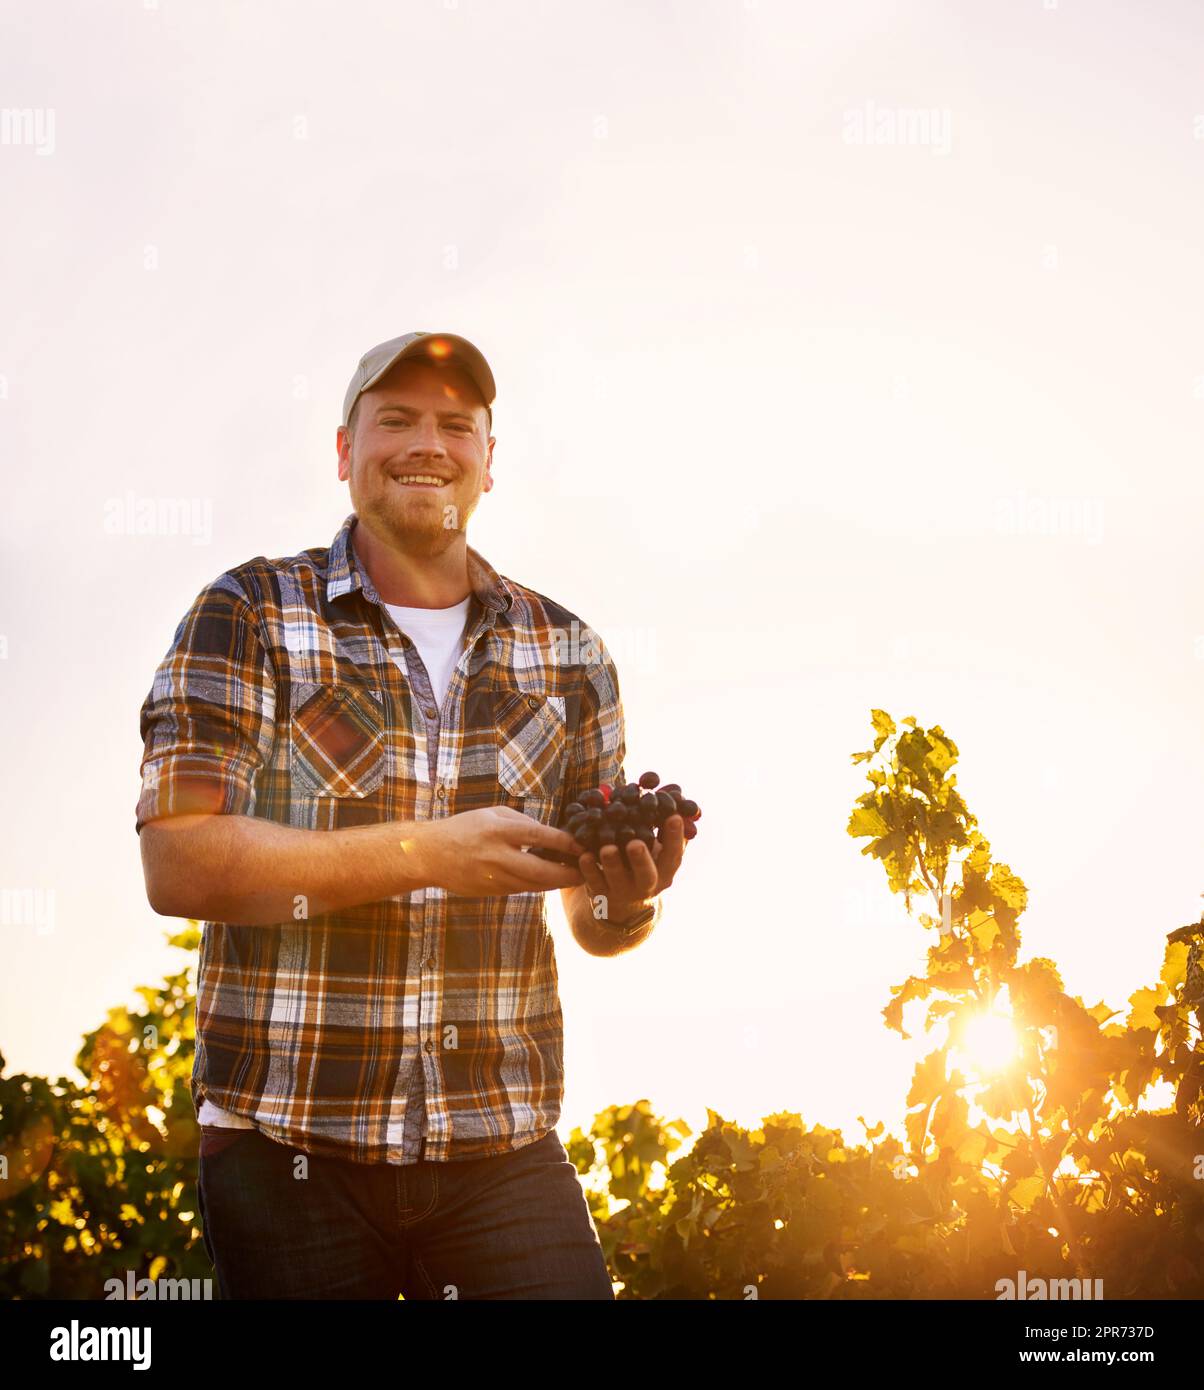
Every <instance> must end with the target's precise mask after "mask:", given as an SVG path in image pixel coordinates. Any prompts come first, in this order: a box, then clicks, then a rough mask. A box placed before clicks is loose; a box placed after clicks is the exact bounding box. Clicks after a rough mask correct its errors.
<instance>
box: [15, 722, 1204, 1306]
mask: <svg viewBox="0 0 1204 1390" xmlns="http://www.w3.org/2000/svg"><path fill="white" fill-rule="evenodd" d="M873 725H874V741H873V746H872V747H871V748H870V749H868V750H866V751H864V752H859V753H856V754H854V755H853V761H854V763H855V764H858V765H863V766H864V769H865V776H866V779H867V781H868V784H869V785H868V790H866V791H865V793H864V794H863V795H861V796H860V797H858V799H857V801H856V803H855V806H854V808H853V810H852V814H851V816H850V819H849V823H848V831H849V834H850V835H851V836H853V837H854V838H855V839H858V840H865V841H866V844H865V845H864V848H863V851H862V852H863V854H864V855H866V856H867V857H868V858H869V859H871V860H875V861H877V863H878V864H879V865H880V866H881V869H882V871H883V872H884V873H885V875H886V880H887V884H886V888H887V890H889V891H890V892H893V893H901V894H903V895H904V899H905V902H906V906H907V910H908V913H909V914H911V915H912V916H913V919H914V921H915V924H916V929H917V930H920V931H924V932H927V933H928V934H929V935H930V936H931V938H932V940H931V945H930V946H929V948H928V951H927V968H926V970H925V973H924V974H923V975H915V976H912V977H911V978H909V979H907V980H905V981H904V982H903V983H902V984H900V985H898V986H896V987H894V989H893V991H892V998H891V999H890V1001H889V1002H888V1003H887V1005H886V1007H885V1008H884V1009H883V1011H882V1012H883V1017H884V1019H885V1023H886V1026H887V1027H888V1028H891V1029H894V1030H895V1031H897V1032H898V1033H900V1034H901V1035H902V1036H903V1037H909V1036H911V1034H910V1033H909V1032H908V1031H907V1028H908V1027H910V1028H912V1029H915V1028H917V1027H918V1025H919V1023H920V1022H922V1025H923V1029H924V1032H925V1034H926V1035H931V1037H932V1040H933V1047H932V1050H931V1051H930V1052H928V1054H927V1055H926V1056H925V1057H924V1058H923V1059H922V1060H921V1061H920V1062H919V1063H918V1064H917V1066H916V1068H915V1072H914V1075H913V1078H912V1082H911V1087H910V1090H909V1091H908V1094H907V1097H906V1118H905V1124H904V1126H903V1133H902V1134H901V1135H892V1134H890V1133H888V1132H887V1131H886V1130H885V1128H884V1126H883V1125H882V1124H876V1125H874V1126H872V1127H871V1126H867V1125H866V1124H865V1122H863V1123H862V1129H863V1133H862V1134H861V1135H860V1136H859V1137H857V1138H856V1139H851V1138H846V1137H845V1136H844V1135H843V1134H842V1133H841V1132H840V1131H839V1130H835V1129H829V1128H825V1127H824V1126H823V1125H819V1124H813V1125H807V1124H805V1123H804V1122H803V1120H802V1119H801V1118H800V1117H799V1116H798V1115H795V1114H790V1113H781V1114H776V1115H771V1116H768V1117H766V1118H765V1119H764V1120H763V1121H762V1124H761V1127H760V1128H758V1129H753V1130H746V1129H742V1128H740V1127H739V1126H737V1125H734V1124H730V1123H727V1122H725V1121H724V1120H723V1119H722V1117H721V1116H719V1115H717V1114H715V1113H714V1112H711V1113H710V1114H709V1117H708V1120H709V1122H708V1125H707V1128H706V1129H705V1130H704V1131H703V1132H702V1133H701V1134H699V1135H697V1136H692V1135H691V1134H690V1133H689V1131H688V1130H687V1128H686V1126H685V1125H684V1124H682V1123H681V1122H680V1121H666V1120H664V1119H662V1118H660V1117H658V1116H656V1115H655V1114H653V1113H652V1110H651V1108H650V1106H649V1105H648V1103H647V1102H646V1101H639V1102H637V1103H636V1104H634V1105H630V1106H622V1107H611V1108H610V1109H608V1110H606V1111H603V1112H602V1113H601V1114H599V1115H598V1116H597V1118H596V1119H595V1122H594V1125H593V1127H592V1130H591V1132H590V1133H589V1134H586V1133H584V1132H582V1131H581V1130H579V1129H578V1130H574V1131H573V1133H572V1135H571V1136H570V1139H569V1141H568V1145H567V1147H568V1150H569V1156H570V1158H571V1159H572V1160H573V1162H574V1163H575V1164H576V1166H577V1169H578V1171H579V1172H580V1173H581V1175H582V1178H583V1181H584V1184H585V1187H586V1191H587V1194H588V1196H589V1200H590V1204H591V1209H592V1210H593V1212H594V1217H595V1220H596V1222H597V1225H598V1229H599V1233H600V1235H601V1238H602V1242H603V1245H604V1248H605V1251H606V1255H607V1258H608V1261H609V1263H610V1268H611V1272H612V1275H613V1278H614V1279H615V1280H616V1282H617V1286H618V1294H619V1297H620V1298H636V1299H749V1298H769V1299H831V1298H839V1299H849V1298H881V1299H908V1298H958V1299H993V1298H997V1297H1000V1296H1001V1295H1000V1293H999V1292H997V1290H998V1289H1000V1288H1001V1287H1003V1285H1002V1282H1001V1281H1006V1280H1015V1279H1016V1278H1017V1274H1018V1272H1019V1271H1021V1270H1023V1271H1025V1272H1026V1275H1027V1279H1028V1282H1029V1285H1030V1286H1031V1285H1032V1284H1033V1281H1034V1280H1045V1281H1053V1280H1066V1279H1078V1280H1082V1281H1088V1280H1090V1281H1101V1287H1102V1289H1103V1296H1104V1297H1105V1298H1107V1299H1125V1298H1159V1299H1175V1298H1183V1299H1186V1298H1199V1297H1201V1296H1202V1295H1204V1042H1202V1041H1201V1028H1202V1026H1204V971H1202V970H1201V951H1202V945H1204V921H1202V922H1201V923H1196V924H1191V925H1188V926H1184V927H1180V928H1177V929H1175V930H1172V931H1170V932H1169V933H1168V936H1167V938H1166V942H1165V950H1164V954H1163V959H1162V964H1161V972H1160V974H1159V975H1158V977H1157V979H1156V980H1155V981H1154V983H1153V984H1151V985H1148V986H1143V987H1140V988H1137V989H1136V990H1135V991H1134V992H1133V993H1132V994H1131V995H1130V997H1129V999H1128V1001H1127V1008H1125V1009H1114V1008H1112V1007H1110V1006H1109V1005H1107V1004H1104V1003H1096V1004H1094V1005H1092V1006H1088V1005H1087V1004H1086V1003H1085V1002H1084V1001H1083V1000H1082V999H1080V998H1078V997H1077V996H1074V995H1070V994H1068V993H1067V992H1066V991H1065V989H1064V987H1063V982H1062V979H1061V977H1060V975H1059V973H1058V970H1057V968H1056V966H1055V964H1054V962H1053V961H1050V960H1047V959H1043V958H1040V957H1038V958H1034V959H1029V960H1026V961H1021V960H1020V958H1019V956H1020V929H1019V920H1020V917H1021V916H1022V914H1023V912H1024V910H1025V906H1026V902H1027V890H1026V887H1025V884H1024V883H1023V881H1022V880H1021V879H1020V878H1019V876H1018V875H1017V874H1016V873H1014V872H1013V870H1012V869H1011V868H1010V867H1009V866H1008V865H1007V864H1005V863H1001V862H999V861H997V860H996V859H995V858H994V857H993V855H992V851H991V845H990V843H989V842H988V841H987V839H986V838H985V836H984V835H983V834H982V833H981V832H980V830H979V829H978V822H977V820H976V818H975V817H974V816H973V815H972V814H971V813H970V811H969V810H968V808H967V806H966V804H965V802H964V801H963V800H962V797H961V795H960V793H959V791H958V789H957V778H956V774H955V773H954V771H953V768H954V766H955V764H956V762H957V758H958V750H957V747H956V745H955V744H954V743H953V741H952V739H950V738H949V737H948V735H946V734H945V733H944V732H943V731H942V730H941V728H940V727H939V726H935V727H933V728H931V729H927V730H925V729H923V728H920V727H918V726H917V725H916V722H915V720H914V719H910V718H909V719H905V720H903V721H902V722H901V724H896V723H895V721H894V720H893V719H892V718H891V717H890V716H889V715H887V714H886V713H884V712H883V711H881V710H875V711H874V712H873ZM921 904H922V905H924V906H925V907H926V908H930V909H931V910H930V911H928V910H925V911H917V910H915V909H917V908H918V907H919V906H920V905H921ZM1154 939H1157V938H1154ZM171 942H172V944H173V945H175V946H177V947H179V948H180V949H181V950H182V951H184V952H186V953H187V954H188V958H189V959H188V964H187V965H186V967H185V968H184V969H182V970H181V971H180V972H179V973H178V974H174V975H171V976H168V977H167V978H166V979H165V980H164V981H163V983H162V985H161V986H158V987H155V988H148V987H143V988H141V989H139V990H138V991H137V993H138V995H139V997H140V998H141V1000H142V1005H143V1007H142V1008H141V1009H140V1010H136V1011H131V1010H129V1009H126V1008H118V1009H113V1010H111V1011H110V1013H109V1017H108V1020H107V1021H106V1022H105V1023H104V1024H103V1025H102V1026H101V1027H100V1028H99V1029H97V1030H96V1031H95V1032H94V1033H91V1034H89V1035H87V1036H86V1038H85V1040H84V1045H83V1047H82V1049H81V1051H80V1053H79V1055H78V1058H77V1062H76V1065H77V1066H78V1068H79V1070H80V1072H81V1073H82V1075H83V1076H84V1077H85V1078H86V1080H85V1082H84V1083H83V1084H77V1083H75V1082H73V1081H70V1080H68V1079H65V1078H64V1079H60V1080H58V1081H57V1082H51V1081H49V1080H47V1079H44V1078H40V1077H30V1076H12V1077H4V1076H3V1074H2V1073H3V1070H4V1067H3V1059H2V1058H0V1156H2V1157H3V1158H5V1159H6V1160H7V1172H6V1174H4V1170H3V1168H0V1174H3V1175H2V1176H0V1297H4V1298H47V1297H50V1298H96V1297H99V1296H101V1294H100V1290H101V1289H102V1288H103V1286H104V1283H105V1281H106V1280H107V1279H110V1278H114V1277H116V1278H119V1279H121V1280H122V1281H123V1283H124V1281H125V1278H126V1272H127V1271H128V1270H130V1269H134V1270H136V1271H137V1275H138V1277H140V1278H141V1277H147V1278H151V1279H155V1278H160V1277H162V1278H197V1277H201V1278H203V1277H206V1276H207V1275H209V1274H210V1273H211V1268H210V1265H209V1261H208V1258H207V1256H206V1254H205V1251H204V1248H203V1246H202V1244H201V1240H200V1231H199V1228H198V1223H197V1217H196V1201H195V1179H196V1153H197V1139H198V1134H197V1127H196V1118H195V1114H194V1112H193V1107H192V1102H191V1098H190V1095H189V1088H188V1080H189V1076H190V1073H191V1068H192V1054H193V1009H192V988H193V974H192V960H193V959H194V958H195V951H196V948H197V946H198V944H199V928H198V927H197V925H196V924H195V923H190V924H188V926H187V927H186V928H185V929H184V930H182V931H180V932H179V933H178V934H176V935H174V936H173V937H172V938H171ZM1151 964H1153V962H1151ZM984 1042H985V1043H986V1044H987V1045H986V1046H984ZM987 1055H994V1058H995V1060H994V1062H993V1063H992V1064H991V1065H990V1066H983V1065H982V1063H981V1059H982V1058H983V1057H984V1056H987ZM691 1139H693V1143H692V1144H690V1142H689V1141H690V1140H691ZM1022 1296H1023V1295H1022ZM1030 1296H1031V1294H1030Z"/></svg>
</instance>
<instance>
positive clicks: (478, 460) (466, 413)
mask: <svg viewBox="0 0 1204 1390" xmlns="http://www.w3.org/2000/svg"><path fill="white" fill-rule="evenodd" d="M352 424H353V431H352V432H351V433H349V432H348V431H347V430H346V429H344V428H342V427H340V428H339V433H338V448H339V477H340V478H341V479H342V480H343V481H344V482H347V483H349V484H350V490H351V503H352V507H353V508H354V510H355V514H356V516H357V517H359V518H360V520H361V522H366V523H367V524H368V526H369V529H370V530H372V531H373V532H374V533H376V534H377V535H378V536H380V538H381V539H382V540H385V541H387V542H389V543H391V544H392V545H395V546H396V547H397V548H398V549H399V550H404V551H407V552H409V553H411V554H420V555H438V554H440V553H442V552H443V551H444V550H446V549H447V547H448V546H449V545H450V544H451V543H452V541H453V540H454V539H455V538H456V537H457V536H458V535H460V534H461V533H462V532H463V530H464V528H465V526H466V525H467V523H468V518H469V517H470V516H471V515H472V514H473V512H474V511H475V510H476V506H477V503H478V501H479V500H480V497H481V494H482V492H488V491H489V489H490V488H491V487H492V486H493V479H492V477H491V476H490V473H489V465H490V463H491V462H492V459H493V445H494V440H493V439H492V438H491V437H489V432H488V428H487V425H486V416H485V405H484V403H483V402H482V400H481V397H480V394H479V393H478V391H477V389H476V387H475V386H474V385H473V382H472V378H471V377H469V376H467V375H466V374H465V373H464V372H462V371H460V370H459V368H457V367H453V366H450V365H448V366H442V367H436V366H431V365H428V364H427V363H425V362H405V361H402V362H399V363H398V364H397V366H396V367H394V368H393V370H392V371H391V372H390V373H389V374H388V375H387V376H386V377H384V378H383V379H382V380H381V381H379V382H377V384H376V385H375V386H373V387H372V389H371V390H370V391H365V392H364V393H363V395H362V396H360V398H359V402H358V409H357V410H356V412H355V419H354V421H353V422H352ZM432 478H433V479H438V480H439V481H438V483H435V482H431V481H418V479H432Z"/></svg>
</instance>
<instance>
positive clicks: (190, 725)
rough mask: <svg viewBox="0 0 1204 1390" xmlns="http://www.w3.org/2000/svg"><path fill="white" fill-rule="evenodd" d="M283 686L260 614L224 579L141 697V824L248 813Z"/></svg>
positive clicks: (201, 601)
mask: <svg viewBox="0 0 1204 1390" xmlns="http://www.w3.org/2000/svg"><path fill="white" fill-rule="evenodd" d="M275 723H276V688H275V681H274V677H273V673H272V667H271V662H270V660H269V657H268V654H267V652H266V650H265V648H264V645H263V642H262V639H261V637H260V633H259V629H258V625H257V622H256V618H255V613H254V610H253V609H252V607H251V605H250V603H249V602H248V599H247V596H246V594H245V592H244V591H243V589H242V587H241V585H240V584H239V583H238V581H237V580H236V579H234V578H232V577H231V576H230V575H222V576H221V577H220V578H219V579H217V580H215V581H214V582H213V583H212V584H210V585H208V586H207V587H206V588H205V589H203V590H202V591H201V593H200V594H199V595H198V596H197V599H196V601H195V602H194V603H193V605H192V607H191V608H190V609H189V610H188V613H187V614H186V615H185V617H184V619H183V621H182V622H181V623H180V625H179V627H178V628H177V629H176V634H175V637H174V638H173V640H172V644H171V648H170V649H169V651H168V653H167V655H166V656H165V657H164V658H163V660H162V661H161V662H160V663H159V668H158V670H157V671H156V672H155V677H154V682H153V684H152V686H151V690H150V693H149V694H148V695H147V697H146V700H145V701H144V702H143V705H142V711H141V718H140V727H141V734H142V740H143V752H142V764H141V771H142V792H141V795H140V796H139V798H138V805H137V810H136V826H135V829H137V830H139V831H140V830H141V829H142V827H143V826H144V825H145V824H146V822H147V821H150V820H156V819H158V818H160V817H162V816H183V815H194V814H197V813H225V814H228V815H243V814H250V813H251V812H253V810H254V805H255V785H256V776H257V774H258V773H259V772H260V771H261V769H262V768H263V767H264V766H265V764H266V763H267V761H268V759H269V758H270V756H271V751H272V745H273V743H274V741H275Z"/></svg>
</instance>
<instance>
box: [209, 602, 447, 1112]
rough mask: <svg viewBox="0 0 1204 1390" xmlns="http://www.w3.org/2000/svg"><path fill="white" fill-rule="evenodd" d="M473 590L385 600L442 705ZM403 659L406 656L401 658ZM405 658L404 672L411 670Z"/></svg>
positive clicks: (211, 1108) (215, 1109) (213, 1107)
mask: <svg viewBox="0 0 1204 1390" xmlns="http://www.w3.org/2000/svg"><path fill="white" fill-rule="evenodd" d="M471 601H472V596H471V594H470V595H469V596H468V598H465V599H462V600H461V601H460V602H459V603H456V604H453V605H452V606H451V607H450V608H402V607H401V606H400V605H398V604H396V603H386V604H385V607H386V608H387V609H388V610H389V614H390V616H391V617H392V619H393V621H394V622H395V623H396V624H397V626H398V627H399V628H400V629H401V630H402V632H404V633H405V635H406V636H407V637H409V638H410V639H411V640H412V641H413V643H414V645H415V646H416V647H417V648H418V655H419V656H420V657H422V664H423V665H424V666H425V667H426V673H427V675H428V676H429V677H430V678H431V693H432V694H433V695H434V697H435V700H436V701H437V703H438V705H439V708H440V709H442V708H443V701H444V700H445V699H446V698H447V692H448V689H449V688H450V686H451V678H452V672H453V671H455V669H456V662H457V661H459V659H460V643H461V641H462V639H463V637H464V625H465V623H466V622H467V621H468V605H469V603H470V602H471ZM402 662H404V658H403V659H402ZM402 662H399V663H398V664H399V665H400V666H401V669H402V672H403V674H405V675H407V676H408V674H409V673H408V672H407V671H406V668H405V666H404V664H402ZM197 1119H198V1121H199V1122H200V1123H201V1124H203V1125H219V1126H220V1127H221V1128H223V1129H254V1128H255V1126H254V1125H253V1124H252V1123H251V1121H250V1120H248V1119H245V1118H244V1117H243V1116H242V1115H233V1114H231V1113H230V1111H229V1110H222V1109H221V1108H220V1107H219V1106H217V1105H214V1104H213V1102H212V1101H211V1100H204V1101H202V1102H201V1112H200V1114H199V1115H198V1116H197Z"/></svg>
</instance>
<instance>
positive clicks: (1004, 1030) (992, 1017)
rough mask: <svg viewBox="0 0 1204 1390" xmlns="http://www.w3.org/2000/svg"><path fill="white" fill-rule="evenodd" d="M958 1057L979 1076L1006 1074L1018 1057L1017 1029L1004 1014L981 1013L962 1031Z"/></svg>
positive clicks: (958, 1044) (1018, 1039) (1018, 1040)
mask: <svg viewBox="0 0 1204 1390" xmlns="http://www.w3.org/2000/svg"><path fill="white" fill-rule="evenodd" d="M956 1050H957V1055H958V1057H959V1058H960V1059H961V1060H962V1061H963V1062H964V1063H966V1064H968V1065H967V1069H968V1070H970V1071H973V1072H975V1073H977V1074H978V1075H979V1076H991V1075H995V1074H997V1073H998V1072H1001V1071H1006V1070H1007V1068H1008V1067H1009V1066H1011V1064H1012V1063H1013V1062H1014V1061H1015V1060H1016V1058H1017V1057H1018V1056H1019V1054H1020V1038H1019V1035H1018V1034H1017V1032H1016V1025H1015V1024H1014V1023H1013V1022H1012V1020H1011V1019H1010V1018H1008V1017H1007V1016H1006V1015H1005V1014H1001V1013H995V1012H991V1013H981V1014H976V1015H975V1016H974V1017H973V1018H971V1019H970V1020H969V1021H968V1022H967V1023H966V1024H965V1027H964V1028H963V1029H962V1034H961V1037H960V1038H959V1039H958V1043H957V1049H956Z"/></svg>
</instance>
